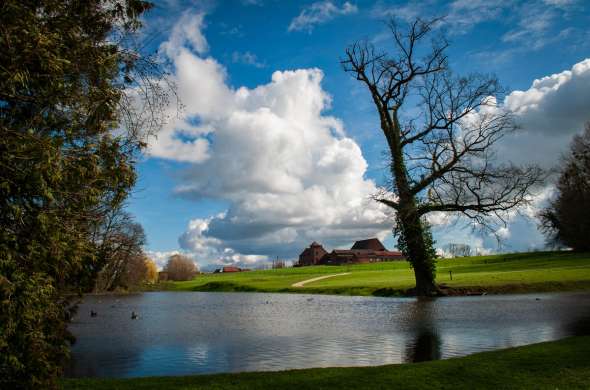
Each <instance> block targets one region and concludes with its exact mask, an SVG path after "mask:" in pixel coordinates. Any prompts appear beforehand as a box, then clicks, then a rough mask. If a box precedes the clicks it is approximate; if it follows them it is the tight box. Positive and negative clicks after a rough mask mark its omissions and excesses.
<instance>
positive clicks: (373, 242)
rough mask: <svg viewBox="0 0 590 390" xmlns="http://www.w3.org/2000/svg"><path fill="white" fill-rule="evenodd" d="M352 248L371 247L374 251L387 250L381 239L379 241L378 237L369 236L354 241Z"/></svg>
mask: <svg viewBox="0 0 590 390" xmlns="http://www.w3.org/2000/svg"><path fill="white" fill-rule="evenodd" d="M350 249H351V250H355V249H370V250H374V251H386V250H387V249H386V248H385V246H383V244H382V243H381V241H379V239H377V238H369V239H367V240H360V241H357V242H355V243H354V245H353V246H352V248H350Z"/></svg>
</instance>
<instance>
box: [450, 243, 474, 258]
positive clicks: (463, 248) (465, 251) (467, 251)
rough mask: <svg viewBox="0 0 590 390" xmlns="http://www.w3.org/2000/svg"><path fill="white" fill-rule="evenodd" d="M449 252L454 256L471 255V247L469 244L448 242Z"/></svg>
mask: <svg viewBox="0 0 590 390" xmlns="http://www.w3.org/2000/svg"><path fill="white" fill-rule="evenodd" d="M447 252H448V253H449V254H450V255H451V256H453V257H466V256H471V247H470V246H469V245H467V244H453V243H451V244H448V245H447Z"/></svg>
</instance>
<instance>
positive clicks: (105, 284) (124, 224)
mask: <svg viewBox="0 0 590 390" xmlns="http://www.w3.org/2000/svg"><path fill="white" fill-rule="evenodd" d="M93 241H94V243H95V245H96V246H97V255H98V258H99V261H98V264H101V265H102V268H101V269H100V272H99V273H98V277H97V280H96V287H95V289H96V290H98V291H110V290H113V289H115V288H116V287H129V285H128V284H130V283H135V281H136V279H138V278H141V279H143V278H144V277H145V273H146V271H145V265H144V259H145V255H144V253H143V249H142V246H143V245H144V244H145V242H146V238H145V232H144V230H143V228H142V226H141V225H140V224H138V223H136V222H135V221H134V220H133V217H132V216H131V214H129V213H127V212H125V211H124V210H123V209H122V208H114V209H111V210H108V211H107V212H106V214H105V218H104V220H103V221H102V222H101V223H100V224H99V225H97V227H96V230H95V231H94V234H93ZM142 269H143V271H138V270H142Z"/></svg>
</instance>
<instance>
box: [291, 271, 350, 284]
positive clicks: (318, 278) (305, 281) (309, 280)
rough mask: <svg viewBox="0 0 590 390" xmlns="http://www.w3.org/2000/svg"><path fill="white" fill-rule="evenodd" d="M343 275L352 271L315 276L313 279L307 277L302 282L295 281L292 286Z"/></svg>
mask: <svg viewBox="0 0 590 390" xmlns="http://www.w3.org/2000/svg"><path fill="white" fill-rule="evenodd" d="M342 275H350V272H343V273H341V274H334V275H325V276H319V277H317V278H313V279H307V280H304V281H302V282H297V283H293V284H292V285H291V287H303V286H304V285H305V284H307V283H311V282H317V281H318V280H322V279H328V278H333V277H334V276H342Z"/></svg>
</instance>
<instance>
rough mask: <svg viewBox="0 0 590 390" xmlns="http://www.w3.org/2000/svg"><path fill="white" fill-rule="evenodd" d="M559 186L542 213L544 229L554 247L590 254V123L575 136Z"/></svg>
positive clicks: (565, 160)
mask: <svg viewBox="0 0 590 390" xmlns="http://www.w3.org/2000/svg"><path fill="white" fill-rule="evenodd" d="M556 187H557V193H556V196H555V198H554V199H553V200H552V201H551V202H550V204H549V206H548V207H547V208H545V209H544V210H543V211H542V212H541V213H540V218H541V230H542V231H543V232H544V233H545V235H546V237H547V239H548V241H549V242H550V243H551V244H553V245H556V246H562V247H563V246H566V247H570V248H573V249H574V250H576V251H580V252H590V123H587V124H586V128H585V130H584V133H582V134H581V135H577V136H575V137H574V140H573V141H572V145H571V148H570V153H569V155H568V156H566V157H565V159H564V160H563V163H562V167H561V174H560V176H559V179H558V181H557V185H556Z"/></svg>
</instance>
